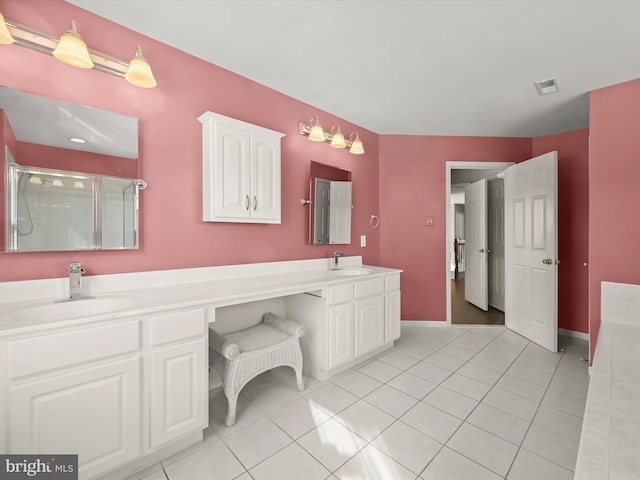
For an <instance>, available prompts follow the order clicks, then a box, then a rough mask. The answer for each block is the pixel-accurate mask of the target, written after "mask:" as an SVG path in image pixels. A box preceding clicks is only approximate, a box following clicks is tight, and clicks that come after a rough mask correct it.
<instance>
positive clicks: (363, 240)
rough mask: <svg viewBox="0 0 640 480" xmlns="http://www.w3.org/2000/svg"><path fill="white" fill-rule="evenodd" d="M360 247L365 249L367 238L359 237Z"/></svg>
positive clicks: (364, 236)
mask: <svg viewBox="0 0 640 480" xmlns="http://www.w3.org/2000/svg"><path fill="white" fill-rule="evenodd" d="M360 246H361V247H366V246H367V236H366V235H360Z"/></svg>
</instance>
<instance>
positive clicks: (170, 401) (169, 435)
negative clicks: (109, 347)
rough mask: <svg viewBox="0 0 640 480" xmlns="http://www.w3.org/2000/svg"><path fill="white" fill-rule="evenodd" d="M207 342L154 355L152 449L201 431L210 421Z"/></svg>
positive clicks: (178, 347) (161, 351)
mask: <svg viewBox="0 0 640 480" xmlns="http://www.w3.org/2000/svg"><path fill="white" fill-rule="evenodd" d="M207 395H208V368H207V343H206V339H204V338H203V339H200V340H195V341H192V342H188V343H183V344H179V345H175V346H172V347H167V348H159V349H156V350H154V351H153V352H152V353H151V447H152V448H156V447H159V446H161V445H163V444H165V443H167V442H169V441H171V440H174V439H177V438H179V437H181V436H182V435H185V434H188V433H192V432H195V431H198V430H202V429H203V428H205V427H206V426H207V423H208V421H209V418H208V413H209V409H208V406H209V402H208V397H207Z"/></svg>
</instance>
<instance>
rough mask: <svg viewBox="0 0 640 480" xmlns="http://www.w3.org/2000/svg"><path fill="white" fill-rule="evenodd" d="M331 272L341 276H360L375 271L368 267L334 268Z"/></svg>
mask: <svg viewBox="0 0 640 480" xmlns="http://www.w3.org/2000/svg"><path fill="white" fill-rule="evenodd" d="M331 273H333V274H334V275H338V276H339V277H360V276H362V275H369V274H371V273H373V270H369V269H368V268H342V269H340V270H333V271H332V272H331Z"/></svg>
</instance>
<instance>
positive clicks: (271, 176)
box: [251, 133, 280, 223]
mask: <svg viewBox="0 0 640 480" xmlns="http://www.w3.org/2000/svg"><path fill="white" fill-rule="evenodd" d="M251 135H252V137H251V138H252V141H251V217H252V218H255V219H260V220H265V221H269V223H280V138H279V137H278V138H274V137H269V136H266V135H260V134H258V133H252V134H251Z"/></svg>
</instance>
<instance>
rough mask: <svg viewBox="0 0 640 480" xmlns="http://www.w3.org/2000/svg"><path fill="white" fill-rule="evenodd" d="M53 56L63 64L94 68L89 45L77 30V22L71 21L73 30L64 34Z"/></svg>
mask: <svg viewBox="0 0 640 480" xmlns="http://www.w3.org/2000/svg"><path fill="white" fill-rule="evenodd" d="M53 56H54V57H56V58H57V59H58V60H60V61H61V62H62V63H66V64H67V65H71V66H72V67H78V68H93V60H91V57H90V56H89V49H88V48H87V44H86V43H84V40H83V39H82V37H81V36H80V34H79V33H78V30H77V29H76V22H75V20H72V21H71V30H69V31H68V32H66V33H63V34H62V36H61V37H60V41H59V42H58V46H57V47H56V48H55V50H54V51H53Z"/></svg>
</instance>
